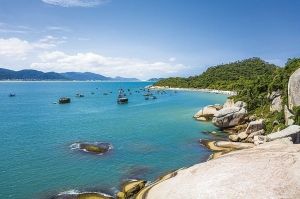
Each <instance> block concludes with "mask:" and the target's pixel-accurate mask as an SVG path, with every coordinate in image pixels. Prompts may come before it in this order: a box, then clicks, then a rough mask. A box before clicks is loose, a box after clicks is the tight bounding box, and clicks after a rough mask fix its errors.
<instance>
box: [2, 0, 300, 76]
mask: <svg viewBox="0 0 300 199" xmlns="http://www.w3.org/2000/svg"><path fill="white" fill-rule="evenodd" d="M299 10H300V1H298V0H248V1H246V0H245V1H242V0H226V1H225V0H1V1H0V66H2V67H6V68H10V69H15V70H19V69H24V68H33V69H38V70H42V71H58V72H64V71H81V72H83V71H90V72H96V73H100V74H103V75H108V76H117V75H120V76H127V77H138V78H141V79H147V78H150V77H168V76H188V75H195V74H199V73H201V72H202V71H204V70H205V69H206V68H207V67H208V66H211V65H216V64H220V63H227V62H231V61H235V60H239V59H244V58H249V57H261V58H263V59H265V60H267V61H269V62H272V63H275V64H278V65H284V63H285V62H286V60H287V58H292V57H298V56H300V23H299V22H300V12H299Z"/></svg>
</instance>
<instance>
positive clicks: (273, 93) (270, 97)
mask: <svg viewBox="0 0 300 199" xmlns="http://www.w3.org/2000/svg"><path fill="white" fill-rule="evenodd" d="M279 96H281V90H277V91H273V92H272V93H271V94H268V96H267V97H268V99H269V100H271V101H272V100H273V99H275V98H276V97H279Z"/></svg>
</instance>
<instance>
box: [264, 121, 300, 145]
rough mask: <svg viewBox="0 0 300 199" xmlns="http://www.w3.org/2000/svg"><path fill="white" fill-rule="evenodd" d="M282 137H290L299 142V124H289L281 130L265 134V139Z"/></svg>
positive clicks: (271, 139)
mask: <svg viewBox="0 0 300 199" xmlns="http://www.w3.org/2000/svg"><path fill="white" fill-rule="evenodd" d="M284 137H291V138H292V141H293V143H295V144H298V143H300V126H298V125H291V126H288V127H287V128H285V129H283V130H281V131H278V132H275V133H271V134H269V135H267V141H273V140H277V139H281V138H284Z"/></svg>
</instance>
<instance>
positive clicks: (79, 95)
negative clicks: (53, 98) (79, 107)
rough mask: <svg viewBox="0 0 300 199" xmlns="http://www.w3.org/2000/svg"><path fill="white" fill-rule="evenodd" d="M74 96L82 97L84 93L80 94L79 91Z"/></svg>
mask: <svg viewBox="0 0 300 199" xmlns="http://www.w3.org/2000/svg"><path fill="white" fill-rule="evenodd" d="M76 97H84V95H83V94H80V93H77V94H76Z"/></svg>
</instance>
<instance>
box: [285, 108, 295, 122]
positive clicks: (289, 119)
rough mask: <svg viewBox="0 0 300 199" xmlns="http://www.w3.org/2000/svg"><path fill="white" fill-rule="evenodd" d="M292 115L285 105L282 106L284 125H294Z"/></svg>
mask: <svg viewBox="0 0 300 199" xmlns="http://www.w3.org/2000/svg"><path fill="white" fill-rule="evenodd" d="M293 118H294V115H293V114H292V113H291V111H290V110H289V108H288V107H287V105H284V120H285V125H287V126H288V125H292V124H294V122H295V121H294V119H293Z"/></svg>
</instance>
